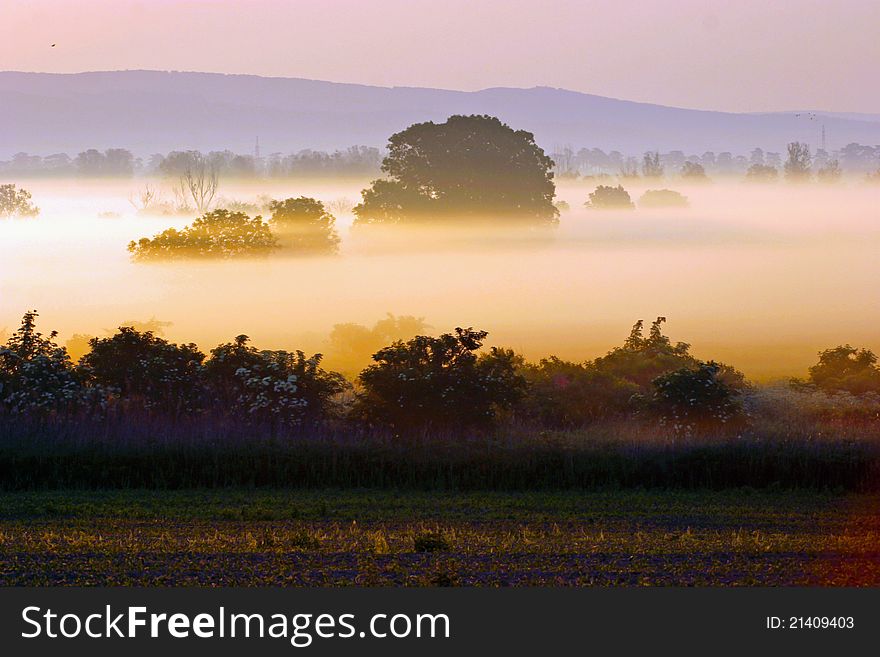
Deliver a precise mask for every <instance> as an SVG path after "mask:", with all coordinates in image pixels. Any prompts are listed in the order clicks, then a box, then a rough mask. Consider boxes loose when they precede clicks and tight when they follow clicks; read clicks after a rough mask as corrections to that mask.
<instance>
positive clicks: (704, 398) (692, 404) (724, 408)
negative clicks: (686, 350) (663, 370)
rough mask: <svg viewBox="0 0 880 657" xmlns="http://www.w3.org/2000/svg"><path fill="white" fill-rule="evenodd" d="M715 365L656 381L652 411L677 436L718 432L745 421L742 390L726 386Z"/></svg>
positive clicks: (676, 371)
mask: <svg viewBox="0 0 880 657" xmlns="http://www.w3.org/2000/svg"><path fill="white" fill-rule="evenodd" d="M721 373H722V367H721V366H720V365H719V364H718V363H715V362H712V361H710V362H708V363H700V364H699V365H698V366H697V368H696V369H692V368H687V367H684V368H682V369H679V370H675V371H674V372H668V373H667V374H663V375H661V376H659V377H657V378H656V379H654V381H653V386H654V395H653V398H652V400H651V401H652V407H653V409H654V410H655V411H656V412H657V413H659V414H660V418H661V422H662V423H663V424H664V425H668V426H671V427H672V428H673V429H674V430H675V431H677V432H687V433H690V432H693V431H694V430H696V429H717V428H720V427H723V426H725V425H733V424H734V423H736V422H738V421H740V420H742V419H743V409H742V404H741V402H740V400H739V396H740V390H738V389H737V388H735V387H733V386H732V385H729V384H728V383H726V382H725V381H724V379H723V377H722V376H721Z"/></svg>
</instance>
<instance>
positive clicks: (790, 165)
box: [785, 141, 812, 182]
mask: <svg viewBox="0 0 880 657" xmlns="http://www.w3.org/2000/svg"><path fill="white" fill-rule="evenodd" d="M787 149H788V159H787V160H786V161H785V178H786V180H788V181H790V182H804V181H807V180H809V179H810V166H811V163H812V158H811V157H810V147H809V146H807V145H806V144H804V143H801V142H799V141H794V142H791V143H790V144H789V145H788V147H787Z"/></svg>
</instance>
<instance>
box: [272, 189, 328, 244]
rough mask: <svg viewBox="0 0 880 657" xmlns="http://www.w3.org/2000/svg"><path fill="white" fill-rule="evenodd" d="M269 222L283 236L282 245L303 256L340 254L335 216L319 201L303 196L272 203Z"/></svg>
mask: <svg viewBox="0 0 880 657" xmlns="http://www.w3.org/2000/svg"><path fill="white" fill-rule="evenodd" d="M269 211H270V212H271V213H272V218H271V219H270V220H269V223H271V224H272V226H273V227H274V228H275V229H276V230H277V231H278V232H279V233H280V234H281V235H282V239H283V241H284V243H285V246H286V247H288V248H290V249H291V250H293V251H295V252H297V253H302V254H335V253H337V252H338V251H339V242H340V240H339V235H338V234H337V232H336V228H335V223H336V217H334V216H333V215H332V214H330V213H329V212H328V211H327V210H326V209H325V208H324V204H323V203H321V201H318V200H316V199H313V198H308V197H305V196H300V197H299V198H288V199H284V200H283V201H272V202H271V203H270V204H269Z"/></svg>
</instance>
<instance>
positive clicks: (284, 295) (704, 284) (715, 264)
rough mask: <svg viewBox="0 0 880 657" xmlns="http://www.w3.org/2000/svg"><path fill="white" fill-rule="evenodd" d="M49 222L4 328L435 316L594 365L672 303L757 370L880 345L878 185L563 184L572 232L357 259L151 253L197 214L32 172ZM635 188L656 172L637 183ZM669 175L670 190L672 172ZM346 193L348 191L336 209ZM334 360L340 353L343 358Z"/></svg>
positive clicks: (289, 343)
mask: <svg viewBox="0 0 880 657" xmlns="http://www.w3.org/2000/svg"><path fill="white" fill-rule="evenodd" d="M367 182H368V181H354V182H350V183H343V184H340V183H338V182H327V181H315V180H309V181H303V182H301V183H296V182H294V183H286V184H284V185H278V184H276V183H266V184H256V183H254V184H252V185H248V186H233V185H229V184H225V185H224V186H223V188H222V190H221V191H222V195H223V196H224V197H225V198H227V199H232V198H234V199H236V200H242V201H250V202H253V201H254V200H255V199H256V198H257V196H258V195H261V194H268V195H270V196H272V197H274V198H284V197H288V196H299V195H305V196H314V197H316V198H318V199H320V200H322V201H325V202H332V201H334V200H340V199H351V201H352V203H351V204H354V203H356V202H357V199H358V198H359V191H360V189H361V188H362V187H364V186H365V184H366V183H367ZM23 186H24V187H26V188H28V189H29V190H30V191H31V192H32V194H33V199H34V202H35V203H36V204H37V205H38V206H40V208H41V210H42V211H41V214H40V216H39V217H37V218H36V219H10V220H2V221H0V302H2V303H0V329H2V328H4V327H5V328H6V330H7V331H10V330H13V329H14V328H15V327H16V326H17V325H18V322H19V320H20V317H21V315H22V314H23V313H24V312H25V311H26V310H28V309H34V308H35V309H37V310H38V311H39V312H40V323H39V326H40V327H41V329H42V330H43V331H44V332H48V331H49V330H51V329H57V330H58V331H59V332H60V339H61V341H64V340H66V339H69V338H71V337H72V336H73V335H74V334H85V335H104V333H105V331H106V330H112V329H113V328H115V327H116V326H117V325H119V324H120V323H123V322H131V321H135V320H136V321H146V320H149V319H151V318H156V319H158V320H161V321H163V322H170V323H171V325H170V326H166V327H165V328H164V331H165V336H166V337H168V338H169V339H171V340H173V341H186V342H190V341H194V342H196V343H198V344H199V346H200V347H202V349H203V350H208V349H210V348H212V347H213V346H215V345H216V344H218V343H220V342H225V341H228V340H230V339H231V338H232V337H233V336H235V335H237V334H240V333H247V334H248V335H250V336H251V337H252V339H253V341H254V344H255V345H257V346H259V347H265V348H286V349H296V348H300V349H304V350H307V351H327V350H328V346H329V345H328V344H327V336H328V335H329V333H330V331H331V329H332V327H333V325H335V324H340V323H345V322H356V323H361V324H364V325H367V326H371V325H373V324H374V323H375V321H376V320H378V319H381V318H382V317H384V316H385V314H386V313H393V314H395V315H414V316H417V317H424V318H425V321H426V322H427V324H429V325H430V326H431V327H433V328H432V329H431V332H432V333H438V332H442V331H447V330H450V329H452V328H453V327H455V326H473V327H475V328H481V329H485V330H488V331H489V332H490V336H489V341H490V343H491V344H496V345H504V346H508V347H512V348H514V349H517V350H519V351H522V352H523V353H524V354H525V355H526V356H527V357H529V358H533V359H537V358H540V357H543V356H547V355H550V354H555V355H557V356H560V357H563V358H568V359H574V360H580V359H587V358H592V357H595V356H598V355H601V354H603V353H605V352H606V351H607V350H609V349H610V348H612V347H613V346H616V345H618V344H620V343H621V342H622V341H623V339H624V338H625V336H626V335H627V334H628V332H629V328H630V326H631V325H632V324H633V322H634V321H635V320H637V319H640V318H643V319H653V318H654V317H656V316H660V315H662V316H666V317H667V318H668V330H667V333H668V334H669V335H670V337H671V338H672V339H673V340H683V341H686V342H690V343H691V344H692V345H693V353H694V354H695V355H696V356H697V357H699V358H706V359H708V358H715V359H719V360H723V361H725V362H729V363H730V364H732V365H735V366H737V367H738V368H740V369H741V370H743V371H744V372H745V373H746V374H747V375H748V376H749V377H751V378H753V379H756V380H768V379H774V378H780V377H787V376H793V375H803V374H804V373H805V370H806V368H807V367H808V366H809V365H810V364H812V363H814V362H815V360H816V352H817V351H818V350H820V349H824V348H827V347H832V346H835V345H837V344H841V343H846V342H849V343H851V344H854V345H859V346H864V347H869V348H872V349H874V350H880V331H878V328H877V327H878V326H880V295H878V293H877V291H878V281H880V258H878V254H880V188H878V187H876V186H875V187H870V186H865V185H856V184H854V183H853V184H849V185H847V184H843V185H839V186H829V187H818V186H812V187H811V186H791V185H784V184H780V185H772V186H754V185H746V184H742V183H739V182H731V183H724V182H716V183H714V184H711V185H707V186H703V187H693V188H684V187H682V186H680V185H676V184H672V183H667V184H665V185H660V187H664V186H665V187H671V188H673V189H677V190H679V191H682V192H683V193H684V194H685V195H687V196H688V197H689V200H690V204H691V207H690V208H689V209H686V210H666V211H664V210H643V209H637V210H635V211H630V212H611V213H608V212H600V211H594V210H593V211H591V210H588V209H585V208H584V207H583V203H584V201H585V200H586V198H587V194H588V193H589V192H590V191H592V189H593V188H594V186H595V185H594V184H588V183H586V182H584V183H576V184H575V183H572V184H569V185H565V184H563V185H562V186H560V188H559V190H558V196H559V199H561V200H563V201H566V202H567V203H568V204H569V205H570V207H571V209H570V210H568V211H563V213H562V215H561V219H560V223H559V226H558V227H557V228H556V229H553V230H549V231H541V232H530V231H523V230H518V229H513V228H507V227H505V221H504V219H503V218H498V219H497V221H494V222H493V223H494V224H495V226H494V227H492V228H480V229H474V230H468V231H465V230H461V229H460V228H449V227H444V226H442V225H438V226H436V227H432V228H418V229H403V228H400V229H387V228H383V229H381V230H371V229H370V227H363V228H358V229H354V230H352V229H351V221H352V217H351V215H350V214H349V213H348V212H345V211H343V212H339V211H338V210H334V212H335V213H336V214H337V227H338V229H339V232H340V235H341V237H342V245H341V255H339V256H336V257H309V258H296V257H292V256H286V255H284V254H283V253H279V254H277V255H272V256H269V257H267V258H263V259H258V260H244V261H242V260H229V261H217V262H204V261H200V262H192V263H178V262H175V263H174V264H170V263H155V264H138V263H133V262H132V261H131V259H130V257H129V254H128V252H127V251H126V245H127V244H128V243H129V242H130V241H131V240H136V239H138V238H140V237H144V236H152V235H153V234H155V233H158V232H160V231H162V230H163V229H165V228H168V227H170V226H177V227H182V226H184V225H186V224H187V223H188V222H189V221H190V220H191V218H186V217H154V216H146V217H145V216H138V215H137V214H136V213H135V212H134V210H133V209H132V206H131V205H130V204H129V202H128V197H129V195H130V194H131V193H132V192H134V191H135V190H136V188H137V186H138V184H137V183H136V182H132V181H126V182H118V181H116V182H107V183H96V182H89V183H84V182H78V181H68V182H59V181H51V182H36V183H26V184H24V185H23ZM627 187H628V189H629V191H630V193H631V194H632V196H633V198H634V200H635V199H637V197H638V196H639V195H640V194H641V192H642V191H644V189H645V187H644V185H632V186H627ZM655 187H656V186H655ZM335 205H337V206H343V205H345V203H338V204H335ZM327 364H328V366H331V367H332V366H333V362H332V354H330V355H329V360H328V362H327Z"/></svg>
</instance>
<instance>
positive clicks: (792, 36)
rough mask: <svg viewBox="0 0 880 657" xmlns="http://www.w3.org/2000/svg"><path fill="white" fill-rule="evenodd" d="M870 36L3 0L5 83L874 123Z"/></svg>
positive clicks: (755, 13) (636, 14) (617, 17)
mask: <svg viewBox="0 0 880 657" xmlns="http://www.w3.org/2000/svg"><path fill="white" fill-rule="evenodd" d="M878 33H880V1H878V0H542V1H537V0H442V1H439V0H2V2H0V70H18V71H43V72H58V73H67V72H78V71H93V70H119V69H159V70H184V71H210V72H219V73H251V74H257V75H268V76H284V77H301V78H311V79H320V80H331V81H336V82H356V83H363V84H374V85H383V86H420V87H439V88H447V89H462V90H474V89H482V88H486V87H493V86H515V87H532V86H538V85H543V86H552V87H563V88H567V89H572V90H576V91H582V92H587V93H594V94H598V95H603V96H612V97H616V98H624V99H628V100H638V101H646V102H655V103H660V104H665V105H674V106H679V107H692V108H700V109H717V110H725V111H746V112H748V111H755V112H756V111H775V110H793V109H819V110H826V111H841V112H872V113H880V85H878V84H877V77H876V76H877V64H878V62H880V38H878ZM53 43H54V44H55V47H52V44H53Z"/></svg>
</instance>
